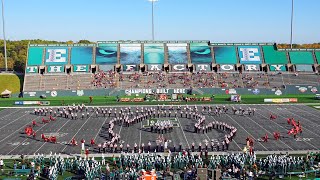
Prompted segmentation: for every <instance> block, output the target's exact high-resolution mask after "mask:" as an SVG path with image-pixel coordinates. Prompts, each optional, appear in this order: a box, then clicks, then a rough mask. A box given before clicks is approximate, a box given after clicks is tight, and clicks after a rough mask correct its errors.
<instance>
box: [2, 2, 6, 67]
mask: <svg viewBox="0 0 320 180" xmlns="http://www.w3.org/2000/svg"><path fill="white" fill-rule="evenodd" d="M3 1H4V0H1V3H2V31H3V45H4V63H5V66H6V72H7V71H8V59H7V42H6V33H5V27H4V26H5V22H4V3H3Z"/></svg>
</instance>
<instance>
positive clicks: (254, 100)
mask: <svg viewBox="0 0 320 180" xmlns="http://www.w3.org/2000/svg"><path fill="white" fill-rule="evenodd" d="M126 97H127V96H126ZM128 97H129V98H133V97H136V96H128ZM139 97H143V96H139ZM195 97H200V96H199V95H198V96H195ZM201 97H211V96H210V95H203V96H201ZM120 98H121V97H120ZM229 98H230V95H216V96H215V98H214V101H212V102H203V101H196V102H185V101H181V102H176V101H160V102H159V101H150V102H117V101H116V97H114V96H95V97H93V102H92V103H91V104H90V103H89V97H87V96H83V97H78V96H73V97H48V98H46V99H45V100H44V99H40V98H9V99H0V106H2V107H10V106H14V102H15V101H50V105H51V106H61V105H68V104H73V103H75V104H81V103H84V104H86V105H97V106H99V105H140V104H141V105H142V104H143V105H157V104H161V105H162V104H173V105H179V104H237V103H234V102H230V101H229ZM264 98H297V99H298V103H314V104H318V103H320V101H319V100H316V99H314V95H283V96H276V95H242V97H241V99H242V101H241V103H240V104H266V103H264Z"/></svg>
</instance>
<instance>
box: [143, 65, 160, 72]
mask: <svg viewBox="0 0 320 180" xmlns="http://www.w3.org/2000/svg"><path fill="white" fill-rule="evenodd" d="M146 66H147V70H148V71H162V70H163V64H148V65H146Z"/></svg>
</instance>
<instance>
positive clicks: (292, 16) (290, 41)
mask: <svg viewBox="0 0 320 180" xmlns="http://www.w3.org/2000/svg"><path fill="white" fill-rule="evenodd" d="M293 3H294V0H292V1H291V34H290V48H291V50H292V36H293V35H292V34H293V8H294V6H293V5H294V4H293Z"/></svg>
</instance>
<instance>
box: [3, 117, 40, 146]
mask: <svg viewBox="0 0 320 180" xmlns="http://www.w3.org/2000/svg"><path fill="white" fill-rule="evenodd" d="M38 118H40V117H37V118H36V119H38ZM28 124H30V122H28V123H27V124H25V125H23V126H21V127H20V128H19V129H17V130H16V131H14V132H13V133H11V134H9V135H8V136H6V137H5V138H3V139H2V140H1V141H0V143H1V142H3V141H4V140H6V139H8V138H9V137H10V136H12V135H13V134H16V133H17V132H18V131H20V130H21V129H23V128H25V127H26V126H27V125H28Z"/></svg>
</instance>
